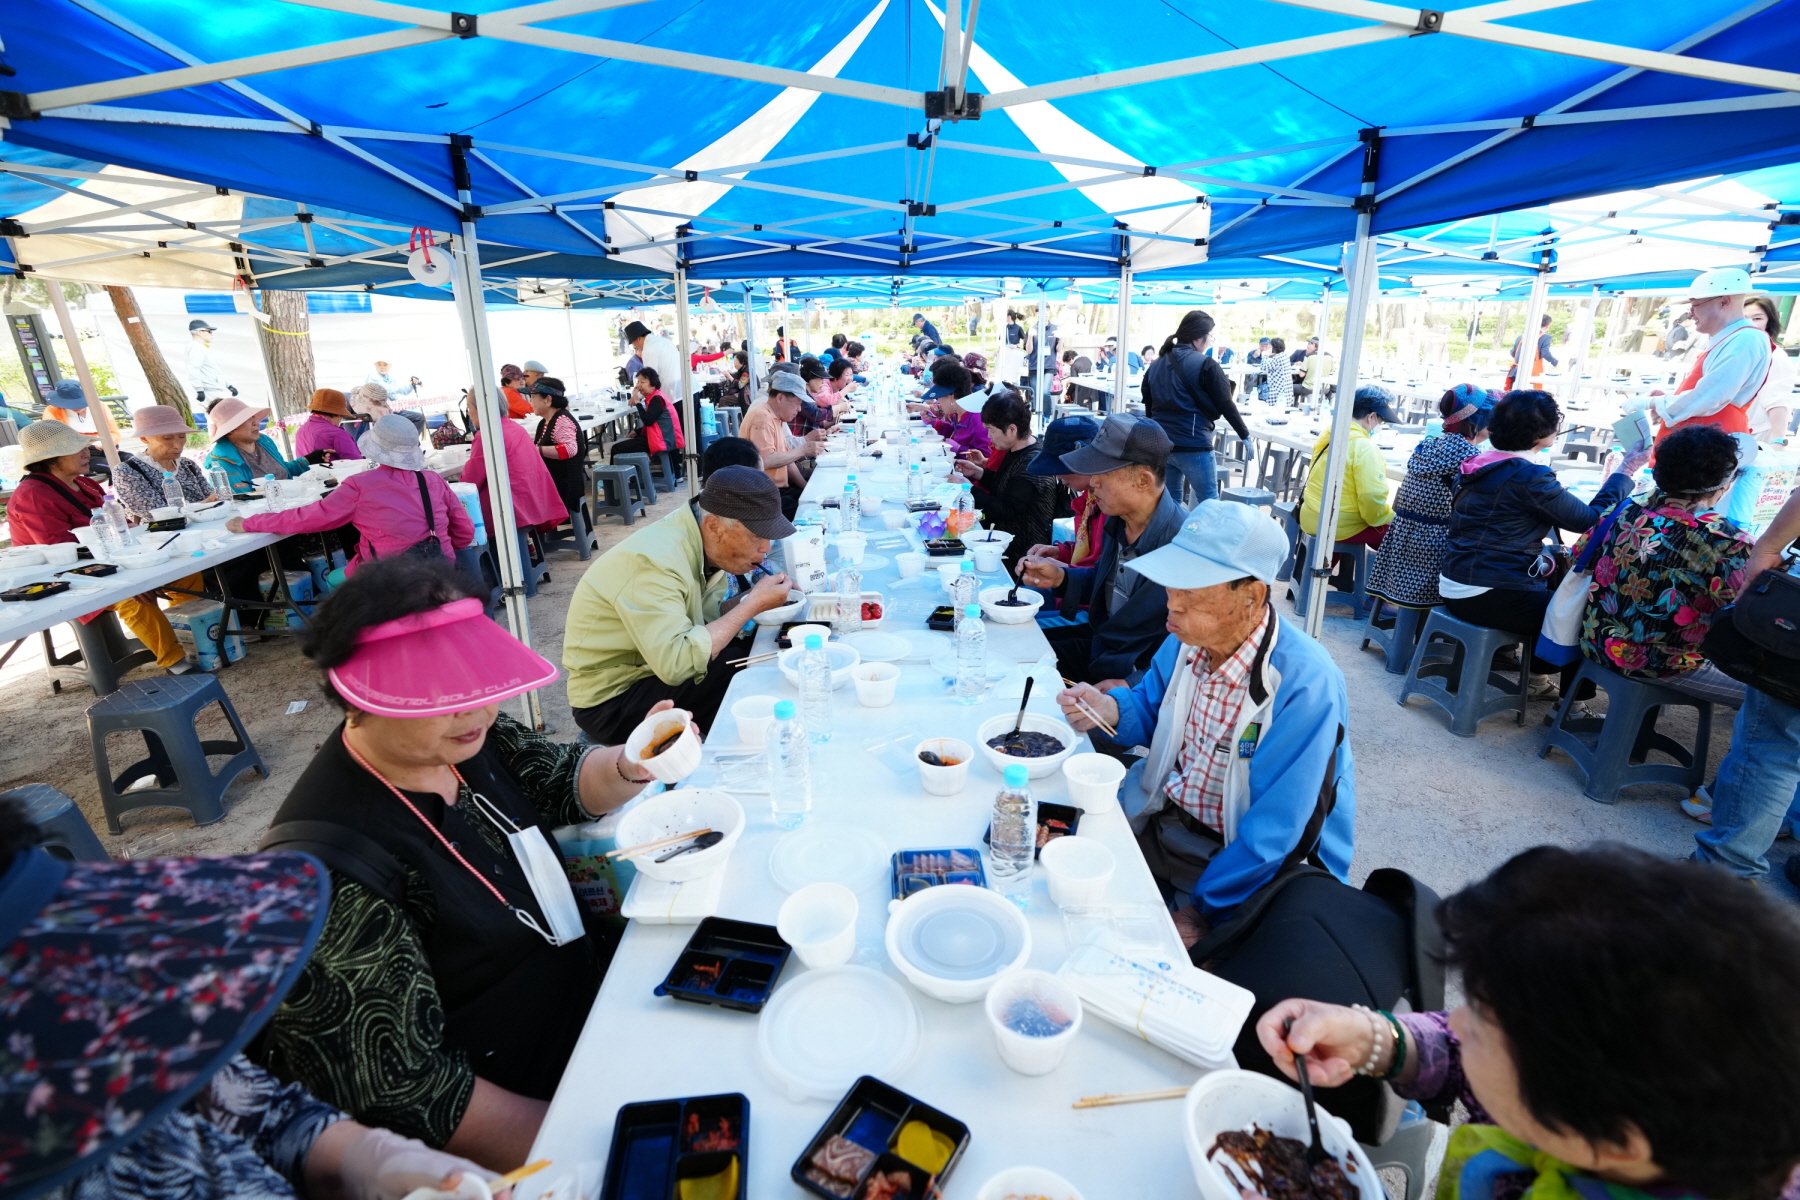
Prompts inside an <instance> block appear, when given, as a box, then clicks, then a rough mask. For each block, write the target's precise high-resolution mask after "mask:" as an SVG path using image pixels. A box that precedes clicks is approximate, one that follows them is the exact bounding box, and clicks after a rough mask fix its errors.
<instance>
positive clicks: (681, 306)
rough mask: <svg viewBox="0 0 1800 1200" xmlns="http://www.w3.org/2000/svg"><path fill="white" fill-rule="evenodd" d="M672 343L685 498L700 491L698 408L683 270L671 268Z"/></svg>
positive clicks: (685, 273)
mask: <svg viewBox="0 0 1800 1200" xmlns="http://www.w3.org/2000/svg"><path fill="white" fill-rule="evenodd" d="M675 341H676V343H677V346H678V348H679V349H680V351H681V395H682V401H681V417H682V420H683V421H685V422H687V451H686V453H687V459H688V464H687V467H688V473H687V476H688V495H690V496H692V495H694V494H695V493H696V492H698V491H699V490H700V441H699V433H698V430H699V428H700V420H699V415H698V413H697V411H696V410H698V409H699V407H700V406H699V405H698V404H696V403H694V359H693V356H692V355H691V354H690V353H689V352H688V283H687V268H686V267H676V268H675Z"/></svg>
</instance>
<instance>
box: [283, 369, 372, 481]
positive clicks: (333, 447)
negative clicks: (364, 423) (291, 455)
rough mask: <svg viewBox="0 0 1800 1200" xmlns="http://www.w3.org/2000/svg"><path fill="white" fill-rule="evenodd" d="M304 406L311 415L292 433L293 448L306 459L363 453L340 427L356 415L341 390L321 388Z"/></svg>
mask: <svg viewBox="0 0 1800 1200" xmlns="http://www.w3.org/2000/svg"><path fill="white" fill-rule="evenodd" d="M307 409H308V412H309V413H310V414H311V415H309V416H308V417H307V418H306V423H305V424H304V425H302V426H300V430H299V432H297V433H296V434H294V450H295V452H296V453H298V454H299V455H300V457H301V458H304V459H305V460H306V461H307V462H309V463H332V462H336V461H337V460H339V459H348V458H361V457H362V451H361V450H358V449H357V448H356V439H355V438H353V437H351V436H350V434H349V432H348V431H347V430H345V429H344V427H343V426H344V422H345V421H347V420H349V419H350V418H351V417H352V416H354V415H355V414H353V413H352V412H351V411H350V405H349V403H348V402H347V401H346V400H345V399H344V393H342V392H340V391H338V390H337V389H336V388H320V389H319V390H318V391H316V392H314V393H313V394H312V401H311V402H310V403H309V404H308V406H307Z"/></svg>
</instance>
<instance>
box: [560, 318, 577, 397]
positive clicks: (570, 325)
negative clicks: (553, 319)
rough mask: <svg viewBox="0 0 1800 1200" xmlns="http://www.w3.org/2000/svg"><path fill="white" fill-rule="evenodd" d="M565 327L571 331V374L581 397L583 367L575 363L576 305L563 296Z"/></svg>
mask: <svg viewBox="0 0 1800 1200" xmlns="http://www.w3.org/2000/svg"><path fill="white" fill-rule="evenodd" d="M563 327H564V328H565V329H567V330H568V331H569V374H570V375H571V376H572V377H573V378H574V380H575V394H576V395H577V396H579V395H581V365H580V364H579V363H577V362H576V361H575V305H574V304H573V303H572V302H571V301H570V299H569V297H568V296H567V295H566V294H565V295H564V296H563Z"/></svg>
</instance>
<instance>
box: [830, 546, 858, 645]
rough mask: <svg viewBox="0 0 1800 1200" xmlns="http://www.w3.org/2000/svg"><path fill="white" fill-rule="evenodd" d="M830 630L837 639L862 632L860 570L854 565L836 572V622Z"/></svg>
mask: <svg viewBox="0 0 1800 1200" xmlns="http://www.w3.org/2000/svg"><path fill="white" fill-rule="evenodd" d="M832 629H833V632H835V633H836V634H837V635H838V636H839V637H843V636H844V635H845V634H850V633H861V632H862V568H861V567H858V566H856V565H855V564H851V565H850V566H847V567H845V568H844V569H843V570H842V571H839V572H838V606H837V620H836V621H835V622H833V624H832Z"/></svg>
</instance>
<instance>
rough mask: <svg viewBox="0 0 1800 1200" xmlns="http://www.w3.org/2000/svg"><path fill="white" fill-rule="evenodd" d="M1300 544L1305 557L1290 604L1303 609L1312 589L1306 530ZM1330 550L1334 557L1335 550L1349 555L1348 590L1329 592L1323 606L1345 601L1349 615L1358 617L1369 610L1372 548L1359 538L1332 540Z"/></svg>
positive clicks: (1310, 549) (1309, 540) (1310, 540)
mask: <svg viewBox="0 0 1800 1200" xmlns="http://www.w3.org/2000/svg"><path fill="white" fill-rule="evenodd" d="M1300 546H1301V548H1302V549H1303V550H1304V552H1305V554H1306V558H1305V560H1304V563H1303V564H1302V566H1301V568H1300V595H1299V598H1298V599H1296V600H1295V601H1294V604H1295V607H1296V609H1297V610H1298V611H1300V612H1305V611H1306V605H1307V596H1308V594H1309V593H1310V592H1311V591H1312V582H1313V577H1312V572H1311V571H1310V569H1309V568H1310V566H1311V563H1312V553H1313V536H1312V535H1311V534H1309V533H1302V534H1301V535H1300ZM1332 553H1333V556H1334V561H1335V556H1336V555H1338V554H1347V555H1349V556H1350V563H1351V568H1352V587H1351V590H1350V591H1348V592H1333V593H1331V595H1329V596H1328V597H1327V598H1326V601H1325V605H1326V609H1327V610H1328V612H1329V609H1330V607H1331V605H1333V604H1348V605H1349V606H1350V611H1351V613H1352V615H1354V616H1355V618H1356V619H1357V620H1358V621H1360V620H1362V619H1363V617H1364V616H1365V615H1366V614H1367V613H1368V610H1369V604H1370V601H1369V592H1368V584H1369V562H1370V559H1371V558H1373V557H1374V553H1375V552H1374V551H1373V550H1371V549H1370V548H1369V547H1367V546H1365V545H1363V544H1362V543H1361V542H1337V543H1335V544H1334V548H1333V551H1332Z"/></svg>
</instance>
